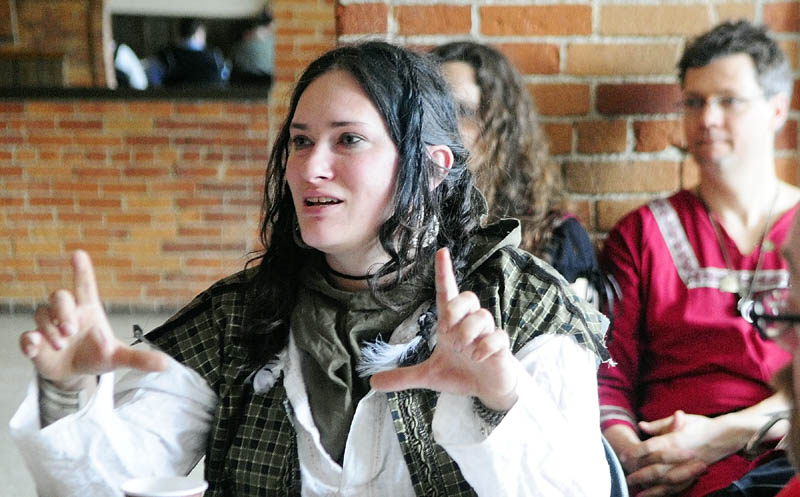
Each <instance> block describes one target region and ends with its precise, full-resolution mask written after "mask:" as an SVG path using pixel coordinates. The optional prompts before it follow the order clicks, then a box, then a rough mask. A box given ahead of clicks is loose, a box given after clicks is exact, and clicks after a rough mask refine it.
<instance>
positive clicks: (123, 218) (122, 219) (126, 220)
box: [105, 214, 151, 225]
mask: <svg viewBox="0 0 800 497" xmlns="http://www.w3.org/2000/svg"><path fill="white" fill-rule="evenodd" d="M105 219H106V222H107V223H111V224H120V225H122V224H146V223H149V222H150V220H151V216H150V214H107V215H105Z"/></svg>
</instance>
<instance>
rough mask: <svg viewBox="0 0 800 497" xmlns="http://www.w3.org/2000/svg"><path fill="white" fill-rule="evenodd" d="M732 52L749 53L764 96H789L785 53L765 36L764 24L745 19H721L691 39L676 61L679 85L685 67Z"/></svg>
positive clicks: (710, 60) (788, 70)
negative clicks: (709, 29) (678, 60)
mask: <svg viewBox="0 0 800 497" xmlns="http://www.w3.org/2000/svg"><path fill="white" fill-rule="evenodd" d="M736 54H747V55H749V56H750V59H751V60H752V61H753V66H754V67H755V70H756V79H757V80H758V84H759V86H760V87H761V89H762V90H763V91H764V94H765V95H766V96H768V97H769V96H772V95H777V94H778V93H784V94H786V95H787V96H788V97H791V95H792V81H793V78H792V70H791V67H789V61H788V60H787V58H786V54H784V53H783V50H781V48H780V47H779V46H778V44H777V43H776V42H775V40H773V39H772V38H771V37H770V36H769V34H768V32H767V28H766V26H756V25H754V24H751V23H750V22H749V21H745V20H740V21H738V22H735V23H734V22H730V21H726V22H723V23H721V24H719V25H717V26H716V27H715V28H714V29H712V30H711V31H708V32H707V33H704V34H702V35H700V36H698V37H697V38H695V39H694V40H692V42H691V43H690V44H689V45H688V46H687V47H686V50H685V51H684V52H683V56H682V57H681V60H680V62H678V70H679V72H680V81H681V86H682V85H683V83H684V81H685V79H686V71H687V70H689V69H692V68H696V67H703V66H706V65H708V64H709V63H711V62H712V61H713V60H715V59H717V58H719V57H725V56H728V55H736Z"/></svg>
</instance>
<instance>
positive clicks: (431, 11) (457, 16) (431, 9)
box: [395, 5, 472, 36]
mask: <svg viewBox="0 0 800 497" xmlns="http://www.w3.org/2000/svg"><path fill="white" fill-rule="evenodd" d="M471 10H472V9H471V8H470V7H469V6H466V5H400V6H397V7H395V18H396V19H397V31H398V33H399V34H401V35H406V36H408V35H430V34H437V35H442V34H467V33H469V32H470V30H471V29H472V13H471Z"/></svg>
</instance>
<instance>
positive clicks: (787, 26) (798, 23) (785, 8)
mask: <svg viewBox="0 0 800 497" xmlns="http://www.w3.org/2000/svg"><path fill="white" fill-rule="evenodd" d="M764 24H766V25H768V26H769V27H770V29H771V30H772V31H777V32H784V33H795V34H796V33H797V32H798V31H800V3H798V2H797V1H790V2H778V3H767V4H764Z"/></svg>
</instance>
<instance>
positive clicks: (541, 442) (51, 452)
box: [9, 335, 610, 497]
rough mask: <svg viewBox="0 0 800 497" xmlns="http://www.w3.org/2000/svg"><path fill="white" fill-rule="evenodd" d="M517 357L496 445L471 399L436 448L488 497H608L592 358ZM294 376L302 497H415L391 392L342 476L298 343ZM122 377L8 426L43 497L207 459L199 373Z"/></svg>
mask: <svg viewBox="0 0 800 497" xmlns="http://www.w3.org/2000/svg"><path fill="white" fill-rule="evenodd" d="M517 357H518V359H519V360H520V364H521V366H522V367H521V368H520V372H521V373H520V380H519V381H520V383H519V387H520V397H519V400H518V401H517V403H516V404H515V405H514V407H513V408H512V409H511V410H510V411H509V412H508V414H507V415H506V417H505V418H504V419H503V421H502V422H501V423H500V424H499V425H498V426H497V427H496V428H494V430H492V431H491V433H490V434H489V435H488V436H487V435H485V433H486V431H487V430H486V429H485V428H486V427H485V426H484V425H483V422H482V421H481V420H480V418H479V417H478V416H476V415H475V414H474V413H473V410H472V400H471V399H470V398H468V397H464V396H459V395H450V394H441V395H440V396H439V400H438V404H437V406H436V411H435V413H434V418H433V432H434V438H435V440H436V442H437V443H439V444H440V445H441V446H442V447H443V448H444V449H445V450H446V451H447V452H448V454H449V455H450V456H451V457H452V458H453V459H454V460H455V461H456V462H457V463H458V465H459V468H460V469H461V472H462V474H463V475H464V477H465V479H466V480H467V481H468V482H469V483H470V484H471V485H472V486H473V488H475V490H476V491H477V493H478V494H479V495H482V496H487V497H500V496H506V495H507V496H543V495H546V496H548V497H551V496H553V497H557V496H565V497H567V496H569V497H572V496H575V497H578V496H591V497H595V496H604V495H608V494H609V492H610V479H609V469H608V465H607V463H606V459H605V456H604V452H603V447H602V445H601V439H600V430H599V414H598V401H597V381H596V376H595V370H596V367H595V364H596V362H595V356H594V354H592V353H591V352H589V351H588V350H586V349H585V348H584V347H582V346H580V345H578V343H577V342H576V341H575V339H574V338H573V337H568V336H563V335H546V336H542V337H539V338H536V339H535V340H533V341H532V342H531V343H529V344H528V345H527V346H526V347H524V348H523V349H522V351H520V353H519V354H518V355H517ZM522 368H524V370H525V372H522ZM285 375H286V378H285V382H284V385H285V387H286V391H287V395H288V397H289V400H290V402H291V404H292V407H293V409H294V411H295V419H294V420H293V421H294V425H295V429H296V430H297V440H298V456H299V459H300V465H301V475H302V484H303V485H302V486H303V495H304V496H323V495H324V496H369V495H375V496H386V495H392V496H398V497H403V496H413V495H414V492H413V488H412V486H411V479H410V477H409V474H408V469H407V467H406V465H405V462H404V460H403V457H402V452H401V448H400V444H399V442H398V440H397V436H396V434H395V431H394V425H393V423H392V420H391V417H390V415H389V410H388V408H387V401H386V396H385V394H382V393H379V392H374V391H370V392H369V393H368V394H367V395H366V396H365V397H364V398H363V399H362V400H361V401H360V402H359V404H358V406H357V408H356V412H355V415H354V418H353V422H352V425H351V429H350V434H349V435H348V439H347V442H346V445H345V453H344V459H343V465H342V466H341V467H340V466H339V465H338V464H336V463H335V462H334V461H333V460H332V459H331V458H330V456H329V455H328V454H327V452H326V451H325V450H324V448H323V447H322V445H321V443H320V440H319V432H318V430H317V429H316V427H315V426H314V423H313V419H312V417H311V411H310V407H309V405H308V398H307V396H306V392H305V387H304V384H303V381H302V377H301V376H300V370H299V361H298V355H297V349H296V348H295V347H294V346H293V345H291V346H290V349H289V354H288V360H287V364H286V369H285ZM116 377H117V378H118V381H117V382H116V384H115V382H114V378H115V375H114V374H113V373H109V374H106V375H103V376H102V377H101V379H100V385H99V387H98V389H97V391H96V393H95V395H94V397H93V398H92V399H91V400H90V402H89V403H88V404H87V405H86V406H85V407H84V408H83V409H82V410H81V411H79V412H77V413H75V414H72V415H70V416H67V417H65V418H62V419H61V420H59V421H57V422H56V423H54V424H52V425H49V426H47V427H45V428H44V429H40V426H39V412H38V392H37V389H36V384H35V382H33V383H32V384H31V387H30V388H29V390H28V394H27V396H26V398H25V399H24V401H23V403H22V405H21V406H20V408H19V409H18V410H17V412H16V413H15V415H14V417H13V418H12V419H11V422H10V423H9V427H10V430H11V434H12V436H13V438H14V439H15V442H16V444H17V446H18V447H19V449H20V451H21V452H22V454H23V456H24V458H25V461H26V464H27V466H28V468H29V469H30V471H31V473H32V475H33V478H34V481H35V482H36V484H37V489H38V491H39V494H40V495H47V496H53V497H59V496H75V497H78V496H80V497H93V496H112V495H113V496H119V495H121V494H120V492H119V491H118V490H117V489H118V488H119V485H120V484H121V483H122V482H123V481H125V480H126V479H128V478H130V477H134V476H136V477H140V476H147V475H174V474H186V473H188V472H189V471H190V470H191V468H192V467H194V465H195V464H196V463H197V461H198V460H199V459H200V458H201V457H202V455H203V453H204V451H205V444H206V438H207V434H208V431H209V429H210V426H211V423H212V421H213V413H214V410H215V406H216V404H217V398H216V395H215V394H214V392H213V391H212V390H211V389H210V388H209V387H208V385H207V384H206V383H205V381H204V380H203V379H202V378H201V377H200V376H199V375H198V374H197V373H195V372H194V371H192V370H190V369H188V368H186V367H183V366H181V365H180V364H178V363H177V362H175V361H172V362H171V364H170V366H169V368H168V370H167V371H165V372H162V373H141V372H138V371H129V372H125V373H121V374H117V375H116Z"/></svg>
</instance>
